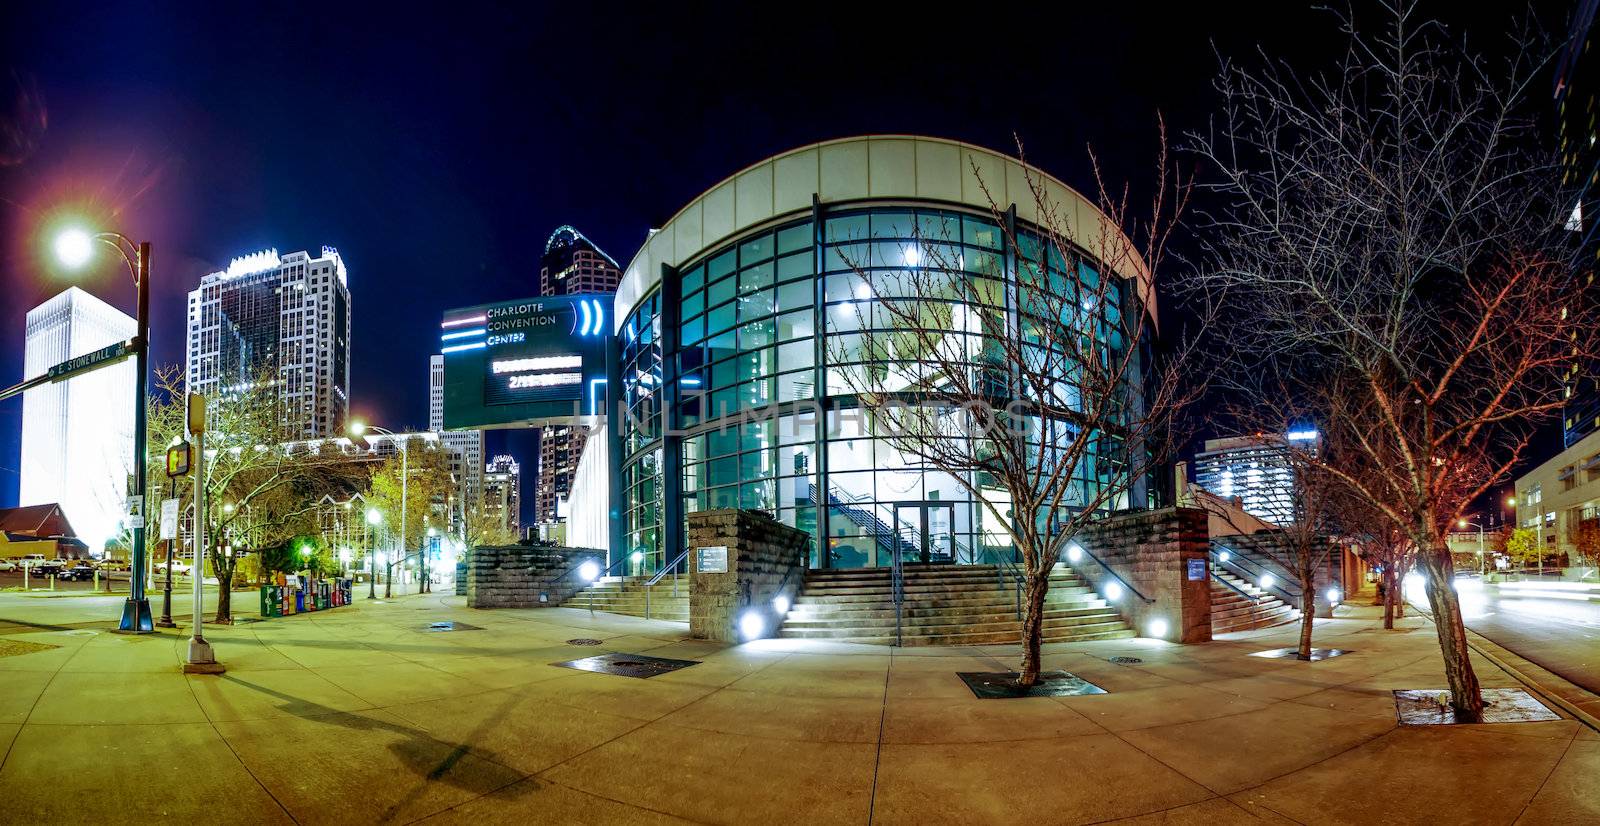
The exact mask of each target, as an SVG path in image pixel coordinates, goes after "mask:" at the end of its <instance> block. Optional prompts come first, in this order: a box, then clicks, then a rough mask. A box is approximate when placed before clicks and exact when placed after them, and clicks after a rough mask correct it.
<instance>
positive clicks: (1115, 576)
mask: <svg viewBox="0 0 1600 826" xmlns="http://www.w3.org/2000/svg"><path fill="white" fill-rule="evenodd" d="M1078 550H1080V551H1083V555H1084V556H1086V557H1089V558H1090V559H1092V560H1094V561H1095V564H1096V565H1099V566H1100V567H1101V568H1104V569H1105V572H1106V573H1108V574H1110V575H1111V578H1112V579H1115V580H1116V581H1117V582H1120V583H1122V587H1124V588H1126V589H1128V593H1130V594H1133V595H1134V596H1136V597H1138V598H1139V600H1140V601H1141V602H1143V603H1144V604H1146V605H1154V604H1155V603H1156V601H1155V600H1153V599H1151V598H1149V597H1147V596H1145V595H1144V594H1143V593H1142V592H1141V591H1140V590H1139V589H1138V588H1135V587H1133V584H1132V583H1130V582H1128V581H1127V580H1126V579H1123V578H1122V575H1121V574H1119V573H1117V572H1116V571H1114V570H1112V569H1111V566H1110V565H1107V564H1106V563H1105V561H1104V560H1102V559H1101V558H1100V557H1098V556H1095V555H1094V552H1093V551H1091V550H1089V549H1088V548H1085V547H1083V545H1082V544H1079V545H1078Z"/></svg>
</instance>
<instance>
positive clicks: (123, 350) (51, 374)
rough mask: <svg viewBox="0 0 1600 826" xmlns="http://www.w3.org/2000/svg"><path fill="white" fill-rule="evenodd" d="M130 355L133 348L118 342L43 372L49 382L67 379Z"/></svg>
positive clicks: (125, 343)
mask: <svg viewBox="0 0 1600 826" xmlns="http://www.w3.org/2000/svg"><path fill="white" fill-rule="evenodd" d="M131 355H133V348H132V347H129V346H128V342H126V341H119V342H117V343H116V344H112V345H110V346H107V347H101V348H100V349H98V350H96V351H94V352H92V353H84V354H83V355H81V356H78V357H76V358H70V359H67V360H66V361H63V362H61V363H60V364H57V365H56V366H54V367H51V368H50V369H49V370H48V371H46V372H45V376H46V377H47V378H49V379H50V380H51V381H55V380H57V379H61V378H69V377H70V376H71V375H73V374H76V373H82V372H84V371H85V370H89V369H91V368H94V367H100V366H103V365H104V364H106V363H107V362H112V361H119V360H121V359H125V358H127V357H128V356H131Z"/></svg>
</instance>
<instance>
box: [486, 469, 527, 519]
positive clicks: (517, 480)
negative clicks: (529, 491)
mask: <svg viewBox="0 0 1600 826" xmlns="http://www.w3.org/2000/svg"><path fill="white" fill-rule="evenodd" d="M521 509H522V467H521V466H520V465H518V464H517V460H516V459H513V458H511V457H510V456H505V455H501V456H496V457H494V459H493V460H492V461H491V462H489V464H488V466H487V467H485V468H484V469H483V511H484V513H486V514H488V515H489V517H490V518H493V519H496V520H498V521H500V522H501V523H502V524H504V525H505V526H506V527H507V528H509V529H510V530H512V531H515V532H518V533H521V531H522V516H521V513H520V511H521Z"/></svg>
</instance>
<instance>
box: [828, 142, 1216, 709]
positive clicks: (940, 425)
mask: <svg viewBox="0 0 1600 826" xmlns="http://www.w3.org/2000/svg"><path fill="white" fill-rule="evenodd" d="M1163 137H1164V136H1163ZM1162 146H1163V148H1162V151H1161V155H1160V158H1159V161H1158V165H1157V177H1156V180H1155V182H1154V184H1155V185H1154V188H1153V195H1152V200H1151V203H1150V208H1149V209H1150V211H1149V214H1148V217H1147V218H1144V219H1142V220H1139V221H1134V220H1132V219H1130V218H1129V196H1128V193H1127V190H1126V189H1124V190H1123V191H1122V192H1121V193H1120V194H1118V195H1115V196H1114V195H1113V194H1112V193H1111V192H1110V191H1108V189H1107V187H1106V186H1105V184H1104V182H1103V181H1102V180H1100V176H1099V172H1098V165H1096V178H1097V183H1098V184H1099V186H1098V194H1099V198H1098V206H1099V208H1100V211H1101V213H1103V214H1104V215H1105V216H1106V220H1104V221H1094V220H1091V221H1089V222H1088V224H1089V225H1085V224H1084V223H1080V222H1079V221H1078V220H1077V219H1076V217H1075V216H1074V209H1073V207H1072V205H1071V204H1065V203H1060V202H1058V201H1057V199H1056V198H1055V197H1053V196H1052V195H1051V192H1050V187H1049V185H1048V184H1047V182H1046V179H1045V178H1044V177H1043V176H1042V175H1041V174H1040V173H1038V172H1037V171H1036V170H1034V169H1032V168H1031V167H1028V166H1027V165H1026V164H1025V163H1024V165H1023V168H1024V170H1025V173H1026V176H1027V183H1028V189H1029V191H1030V193H1031V198H1032V203H1030V204H1027V205H1025V206H1026V207H1027V208H1028V209H1027V210H1026V211H1027V212H1031V214H1032V215H1034V216H1036V217H1034V218H1033V220H1032V223H1033V224H1034V226H1035V227H1036V229H1019V228H1018V226H1017V223H1016V222H1015V221H1014V220H1013V218H1012V216H1013V213H1012V210H1013V209H1014V205H1011V204H1003V203H1000V202H999V201H998V200H997V199H996V198H995V197H994V196H993V194H992V193H991V192H990V191H989V189H988V186H987V184H988V182H986V181H983V180H982V178H983V176H982V173H981V171H980V170H978V169H977V168H976V167H974V169H973V172H974V174H975V175H976V176H977V177H978V179H979V182H980V184H981V185H983V186H984V191H985V193H986V194H987V195H988V196H989V203H990V209H991V212H992V215H993V219H994V221H995V223H996V224H998V225H999V226H1000V227H1002V230H1001V233H1002V235H1003V238H1002V239H998V240H1002V241H1003V246H1004V249H1006V250H1010V251H1012V253H1013V255H1014V260H1015V264H1014V272H1015V277H1014V282H1012V281H1009V280H1008V277H1007V271H1006V265H1005V263H1004V261H1005V255H1004V253H997V254H993V255H967V254H965V253H963V251H962V247H961V246H959V245H958V244H956V243H955V242H956V241H958V240H959V239H960V238H961V231H962V230H961V227H960V226H959V222H957V221H954V220H942V219H938V218H934V217H931V216H922V217H920V218H919V222H918V225H917V226H916V227H915V228H914V229H913V231H912V232H911V233H910V236H911V237H912V239H913V240H912V241H910V242H909V243H907V244H906V245H905V248H904V249H900V250H892V251H889V252H888V254H887V255H885V254H884V251H883V250H881V249H879V248H877V247H867V245H862V246H863V247H866V250H867V251H864V252H863V254H861V255H858V256H855V257H853V258H852V257H851V256H849V255H846V258H847V260H849V263H850V265H851V268H852V270H853V271H854V276H855V281H854V282H853V286H850V287H849V288H848V290H849V292H848V293H847V294H848V295H850V296H852V297H853V299H854V300H853V301H851V302H850V303H848V304H841V305H837V307H836V308H835V310H836V311H830V312H829V313H828V331H827V332H828V334H829V338H828V341H829V345H828V356H829V360H830V364H831V365H834V366H833V367H832V368H831V369H830V371H829V372H830V382H833V383H836V385H837V386H836V387H835V388H833V390H834V392H837V393H842V394H845V395H853V396H854V397H855V398H856V400H857V402H858V404H859V406H860V407H861V408H862V409H864V410H865V411H866V418H867V420H868V423H869V428H870V430H871V431H872V432H874V433H875V434H878V435H881V436H883V437H885V438H886V439H887V440H888V441H889V442H890V444H891V445H892V446H893V447H894V448H895V449H896V450H897V451H898V452H900V453H901V454H902V455H903V456H905V457H906V458H907V460H908V461H909V462H910V463H911V464H913V465H920V466H921V467H923V468H925V469H927V470H930V471H933V472H936V473H939V474H942V475H943V476H945V477H947V478H948V479H950V480H952V481H953V482H954V484H955V485H957V486H958V487H959V488H961V489H963V490H965V491H966V492H967V493H968V494H969V495H970V496H971V497H972V499H973V501H975V502H978V503H980V506H981V507H982V508H983V509H984V511H986V513H987V515H988V516H989V517H992V520H993V523H994V524H996V525H1000V526H1003V530H1004V532H1005V535H1006V538H1007V539H1008V540H1009V545H1010V546H1011V547H1012V548H1015V550H1016V552H1017V554H1019V555H1020V556H1021V559H1022V566H1021V567H1022V579H1023V588H1024V591H1025V597H1024V600H1023V616H1022V628H1021V631H1022V664H1021V669H1020V673H1019V683H1020V684H1022V685H1025V686H1027V685H1033V684H1034V683H1035V682H1036V681H1037V680H1038V676H1039V667H1040V666H1039V647H1040V643H1041V640H1042V634H1043V606H1044V602H1045V595H1046V593H1047V591H1048V589H1049V584H1050V573H1051V570H1052V569H1053V568H1054V567H1055V565H1056V562H1057V559H1058V558H1059V557H1060V554H1061V551H1062V549H1063V548H1064V547H1065V546H1066V545H1067V544H1068V543H1069V541H1070V540H1071V538H1072V537H1073V536H1074V535H1075V534H1077V533H1079V532H1080V531H1081V530H1082V529H1083V528H1085V527H1086V526H1087V525H1089V524H1090V523H1091V522H1093V521H1095V520H1098V519H1101V518H1103V517H1104V516H1105V515H1106V514H1107V513H1108V512H1110V511H1113V510H1120V509H1126V508H1129V507H1144V506H1146V505H1147V504H1148V502H1147V501H1132V496H1134V495H1135V494H1137V493H1140V492H1142V490H1141V489H1139V488H1138V487H1137V485H1138V482H1139V481H1140V480H1142V479H1144V478H1146V476H1147V474H1148V473H1149V472H1150V471H1151V470H1152V469H1153V468H1155V467H1156V466H1157V464H1158V463H1159V462H1160V461H1162V460H1164V459H1165V458H1166V456H1167V453H1168V447H1169V446H1170V444H1171V439H1170V438H1169V436H1170V433H1169V431H1168V428H1169V427H1170V426H1171V425H1172V422H1173V418H1174V414H1175V413H1176V411H1177V410H1179V409H1180V408H1182V407H1183V406H1184V405H1186V404H1187V403H1189V402H1190V401H1191V400H1192V399H1193V398H1195V396H1196V395H1197V394H1198V390H1199V386H1200V385H1199V383H1198V382H1189V381H1183V380H1182V379H1185V378H1188V377H1186V376H1184V375H1183V373H1184V370H1185V366H1186V365H1187V364H1188V363H1189V362H1190V361H1191V360H1190V359H1188V358H1187V355H1188V349H1187V347H1186V346H1180V347H1178V348H1176V350H1175V352H1173V353H1172V354H1170V355H1169V356H1168V357H1167V358H1165V359H1162V360H1160V361H1157V360H1156V359H1154V358H1153V356H1152V347H1151V338H1152V337H1153V336H1154V333H1155V330H1154V326H1153V324H1152V323H1151V322H1150V319H1149V317H1148V316H1147V314H1146V312H1145V310H1144V307H1146V306H1148V305H1149V303H1150V302H1152V301H1153V296H1154V290H1155V285H1156V283H1157V273H1158V272H1160V268H1161V262H1162V259H1163V254H1164V251H1165V248H1166V244H1167V239H1168V237H1169V233H1170V231H1171V229H1172V227H1173V224H1174V222H1175V220H1176V219H1177V217H1178V215H1179V214H1181V213H1182V211H1183V208H1184V205H1185V203H1186V201H1187V198H1188V193H1189V187H1188V184H1187V181H1186V180H1184V179H1183V178H1182V177H1181V176H1180V175H1179V174H1178V173H1177V172H1176V171H1175V170H1173V168H1172V167H1171V164H1170V163H1169V160H1168V157H1167V154H1166V151H1165V141H1164V140H1163V143H1162ZM1019 154H1020V146H1019ZM1091 159H1092V154H1091ZM1134 239H1138V240H1137V241H1135V240H1134ZM881 246H882V245H879V247H881ZM1000 247H1001V245H1000V244H996V245H995V247H994V248H995V249H997V250H998V249H1000ZM838 310H842V312H841V311H838ZM1152 311H1153V307H1152ZM1007 550H1008V551H1009V549H1007Z"/></svg>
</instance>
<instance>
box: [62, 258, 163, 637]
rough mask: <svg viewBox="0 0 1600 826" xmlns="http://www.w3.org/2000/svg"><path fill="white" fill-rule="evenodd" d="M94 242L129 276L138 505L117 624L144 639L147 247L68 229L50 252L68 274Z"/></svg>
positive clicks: (146, 603) (147, 619) (147, 612)
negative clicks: (110, 252)
mask: <svg viewBox="0 0 1600 826" xmlns="http://www.w3.org/2000/svg"><path fill="white" fill-rule="evenodd" d="M96 241H98V242H100V243H103V244H105V245H107V246H109V247H111V248H112V249H115V250H116V251H117V252H118V253H119V254H120V255H121V256H122V260H123V263H125V264H127V265H128V272H129V273H130V274H131V275H132V276H133V286H134V294H135V296H136V297H135V299H134V323H135V325H136V326H135V332H134V338H133V358H134V374H135V378H134V384H133V478H134V482H133V484H134V491H133V495H134V496H135V497H136V501H137V502H138V503H139V513H138V514H137V516H136V521H134V523H133V548H132V554H131V557H132V558H131V559H130V560H129V562H130V563H131V569H132V570H130V571H129V576H128V579H129V582H128V600H127V602H125V603H123V605H122V619H121V621H120V622H118V623H117V630H118V631H123V632H127V633H130V634H146V633H150V632H151V631H153V630H154V628H152V627H151V617H150V600H149V599H148V598H146V597H145V592H144V591H145V547H144V522H145V516H146V514H147V511H148V510H149V509H148V507H147V504H148V503H146V502H145V464H146V458H147V457H146V456H145V452H146V447H145V404H144V400H145V392H146V389H147V380H148V376H149V372H150V370H149V362H150V242H149V241H139V242H134V241H133V239H131V238H129V237H128V236H126V235H123V234H122V233H120V232H95V233H90V232H89V231H87V230H84V229H82V228H79V227H72V228H68V229H66V230H63V231H62V232H60V233H58V234H57V235H56V237H55V242H54V248H55V255H56V258H57V260H59V261H60V262H61V263H62V264H63V265H65V266H66V267H68V268H71V269H77V268H79V267H82V266H84V265H85V264H87V263H89V261H90V260H91V259H92V258H94V245H95V242H96Z"/></svg>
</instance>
